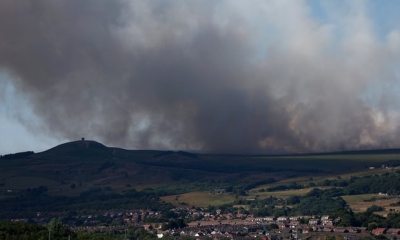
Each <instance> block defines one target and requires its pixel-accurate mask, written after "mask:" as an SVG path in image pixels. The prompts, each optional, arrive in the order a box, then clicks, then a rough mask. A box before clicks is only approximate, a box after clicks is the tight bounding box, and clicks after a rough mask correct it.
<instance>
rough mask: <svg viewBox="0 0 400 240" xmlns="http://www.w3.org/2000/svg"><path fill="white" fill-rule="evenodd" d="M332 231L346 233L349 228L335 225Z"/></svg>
mask: <svg viewBox="0 0 400 240" xmlns="http://www.w3.org/2000/svg"><path fill="white" fill-rule="evenodd" d="M333 231H334V232H335V233H348V232H349V229H347V228H344V227H336V228H334V229H333Z"/></svg>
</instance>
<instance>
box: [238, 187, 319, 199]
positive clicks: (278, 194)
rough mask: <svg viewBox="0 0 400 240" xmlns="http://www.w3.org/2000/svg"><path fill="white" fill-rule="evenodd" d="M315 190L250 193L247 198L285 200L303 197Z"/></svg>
mask: <svg viewBox="0 0 400 240" xmlns="http://www.w3.org/2000/svg"><path fill="white" fill-rule="evenodd" d="M313 189H314V188H303V189H290V190H286V191H276V192H249V196H248V197H246V198H256V197H259V198H269V197H271V196H272V197H276V198H283V199H286V198H288V197H290V196H293V195H299V196H303V195H305V194H307V193H308V192H310V191H311V190H313Z"/></svg>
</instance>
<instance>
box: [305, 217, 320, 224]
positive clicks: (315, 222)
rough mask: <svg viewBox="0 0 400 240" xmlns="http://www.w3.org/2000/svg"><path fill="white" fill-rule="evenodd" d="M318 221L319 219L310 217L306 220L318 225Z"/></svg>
mask: <svg viewBox="0 0 400 240" xmlns="http://www.w3.org/2000/svg"><path fill="white" fill-rule="evenodd" d="M319 223H320V220H319V219H316V218H311V219H310V220H309V221H308V225H318V224H319Z"/></svg>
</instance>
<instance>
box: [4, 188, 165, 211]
mask: <svg viewBox="0 0 400 240" xmlns="http://www.w3.org/2000/svg"><path fill="white" fill-rule="evenodd" d="M46 191H47V188H46V187H38V188H32V189H27V190H26V191H21V192H20V193H19V195H17V196H13V197H8V198H3V199H0V205H1V206H2V211H1V212H0V219H10V218H33V217H36V214H37V212H47V213H51V212H57V213H64V214H65V213H67V212H81V213H82V212H91V213H95V212H99V211H111V210H115V211H117V210H125V209H152V210H155V211H167V210H169V209H171V208H173V206H172V205H171V204H169V203H165V202H163V201H161V200H160V198H159V196H158V195H157V193H154V192H150V191H136V190H135V189H131V190H129V191H127V192H125V193H124V194H119V193H113V192H111V193H110V192H107V191H104V190H103V189H93V190H90V191H86V192H83V193H81V194H80V195H79V196H75V197H66V196H50V195H46Z"/></svg>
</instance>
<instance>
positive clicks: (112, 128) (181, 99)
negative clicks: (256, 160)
mask: <svg viewBox="0 0 400 240" xmlns="http://www.w3.org/2000/svg"><path fill="white" fill-rule="evenodd" d="M349 7H351V6H349ZM342 20H343V22H342V23H340V22H339V23H336V25H335V24H322V23H319V22H318V21H316V20H313V19H312V18H311V17H310V16H309V13H308V10H307V6H306V2H303V1H297V2H293V1H290V2H286V1H259V2H252V3H244V1H196V2H195V1H187V2H186V1H181V2H176V1H122V0H121V1H117V0H115V1H105V0H104V1H98V0H96V1H94V0H89V1H78V0H68V1H67V0H65V1H60V0H38V1H22V0H21V1H19V0H17V1H16V0H12V1H11V0H6V1H2V2H0V33H1V37H0V67H1V69H2V70H3V71H5V72H7V73H9V74H10V75H12V79H13V85H14V86H15V87H16V89H17V90H18V91H19V92H21V93H23V95H24V96H25V97H26V98H27V99H28V100H29V101H30V105H31V107H32V108H33V111H34V113H35V115H36V116H38V118H39V119H40V120H41V121H42V123H43V124H42V125H41V127H42V128H43V129H44V130H45V131H46V132H48V133H49V134H53V135H55V136H57V137H59V138H66V139H71V140H73V139H79V138H80V137H81V136H91V138H94V139H97V140H99V141H102V142H104V143H106V144H111V145H117V146H123V147H127V148H138V149H142V148H159V149H186V150H209V151H217V152H232V153H234V152H238V153H260V152H265V153H268V152H271V151H289V152H307V151H336V150H349V149H370V148H390V147H400V143H399V139H398V137H397V135H398V132H399V129H398V123H397V120H398V119H399V117H398V116H399V114H398V113H397V112H396V111H395V110H396V108H397V107H398V104H397V103H396V101H393V98H392V97H391V96H392V95H391V94H393V93H388V92H387V89H390V88H391V86H395V85H396V84H397V83H398V81H397V79H396V77H395V75H396V73H395V70H394V67H393V66H396V64H397V63H399V57H398V56H399V54H397V53H399V49H400V48H399V46H400V44H399V43H400V37H399V36H400V35H399V33H398V32H397V31H393V32H391V33H389V34H388V36H387V42H385V43H384V44H382V43H379V41H378V40H377V37H376V36H375V35H374V31H373V29H372V28H371V24H370V23H369V22H368V20H367V17H366V16H365V13H364V12H363V11H361V10H360V11H359V12H356V13H355V14H354V13H353V12H352V13H351V14H349V15H345V16H343V19H342ZM338 32H341V33H342V32H343V35H341V34H338ZM385 84H386V85H385ZM381 85H382V86H387V87H386V88H383V90H382V91H381V92H377V91H374V89H375V88H376V86H381ZM371 92H374V93H375V95H374V96H372V97H371V96H370V95H371V94H372V93H371ZM21 121H24V123H25V124H26V126H28V127H34V126H32V125H30V123H29V120H28V119H25V120H24V119H21Z"/></svg>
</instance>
